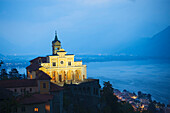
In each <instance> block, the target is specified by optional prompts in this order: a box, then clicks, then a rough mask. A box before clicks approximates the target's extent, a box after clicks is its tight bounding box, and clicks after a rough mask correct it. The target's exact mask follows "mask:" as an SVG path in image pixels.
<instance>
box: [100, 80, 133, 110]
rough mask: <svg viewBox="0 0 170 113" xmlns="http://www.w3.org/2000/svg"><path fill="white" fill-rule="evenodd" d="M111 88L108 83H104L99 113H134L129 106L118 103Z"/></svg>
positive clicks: (124, 103)
mask: <svg viewBox="0 0 170 113" xmlns="http://www.w3.org/2000/svg"><path fill="white" fill-rule="evenodd" d="M113 93H114V92H113V88H112V84H110V82H109V81H108V82H104V87H103V90H102V94H101V112H102V113H135V111H134V109H133V107H132V106H131V104H129V103H126V102H122V103H118V102H117V101H118V98H117V97H116V96H115V95H113Z"/></svg>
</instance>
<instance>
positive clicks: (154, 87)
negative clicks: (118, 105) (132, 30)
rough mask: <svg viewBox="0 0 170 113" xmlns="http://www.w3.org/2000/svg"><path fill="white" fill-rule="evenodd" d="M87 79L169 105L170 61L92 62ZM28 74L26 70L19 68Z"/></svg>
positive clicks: (88, 65) (21, 71)
mask: <svg viewBox="0 0 170 113" xmlns="http://www.w3.org/2000/svg"><path fill="white" fill-rule="evenodd" d="M85 64H86V65H87V77H88V78H97V79H100V84H101V86H102V85H103V81H110V83H112V85H113V87H114V88H116V89H119V90H120V91H122V90H123V89H126V90H128V91H130V92H135V93H137V92H138V91H142V92H143V93H147V94H148V93H149V94H151V95H152V99H155V100H157V101H159V102H163V103H165V104H168V101H169V100H170V60H134V61H110V62H90V63H85ZM18 69H19V72H20V73H26V72H25V68H18Z"/></svg>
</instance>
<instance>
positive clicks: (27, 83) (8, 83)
mask: <svg viewBox="0 0 170 113" xmlns="http://www.w3.org/2000/svg"><path fill="white" fill-rule="evenodd" d="M36 86H38V85H37V80H35V79H23V80H0V87H3V88H16V87H36Z"/></svg>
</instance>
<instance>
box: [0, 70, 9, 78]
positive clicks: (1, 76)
mask: <svg viewBox="0 0 170 113" xmlns="http://www.w3.org/2000/svg"><path fill="white" fill-rule="evenodd" d="M7 79H8V74H7V72H6V70H5V69H2V70H1V75H0V80H7Z"/></svg>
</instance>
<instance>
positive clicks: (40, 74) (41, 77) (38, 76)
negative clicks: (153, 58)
mask: <svg viewBox="0 0 170 113" xmlns="http://www.w3.org/2000/svg"><path fill="white" fill-rule="evenodd" d="M36 79H38V80H51V77H50V76H49V75H48V74H46V73H44V72H43V71H40V70H39V71H37V72H36Z"/></svg>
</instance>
